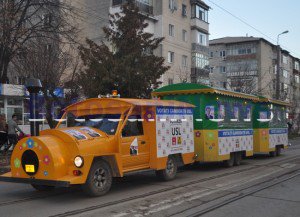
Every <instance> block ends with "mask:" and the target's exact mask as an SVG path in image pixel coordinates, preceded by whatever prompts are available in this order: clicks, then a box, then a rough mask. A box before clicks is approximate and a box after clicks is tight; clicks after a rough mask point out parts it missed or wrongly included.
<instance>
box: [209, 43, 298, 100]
mask: <svg viewBox="0 0 300 217" xmlns="http://www.w3.org/2000/svg"><path fill="white" fill-rule="evenodd" d="M277 52H278V47H277V45H274V44H272V43H271V42H269V41H267V40H265V39H264V38H256V37H225V38H219V39H215V40H211V41H210V57H209V58H210V72H211V73H210V78H211V83H212V85H214V86H218V87H223V88H227V89H231V90H235V91H239V92H245V93H250V94H259V95H263V96H266V97H270V98H276V80H277V79H276V73H277ZM279 77H280V99H281V100H285V101H291V99H292V96H293V89H292V88H291V82H292V78H293V57H292V56H291V55H290V54H289V52H288V51H286V50H281V52H280V76H279Z"/></svg>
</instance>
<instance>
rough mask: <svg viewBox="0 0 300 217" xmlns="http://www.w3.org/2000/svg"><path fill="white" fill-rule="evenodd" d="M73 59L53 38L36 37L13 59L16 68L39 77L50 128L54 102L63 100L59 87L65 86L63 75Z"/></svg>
mask: <svg viewBox="0 0 300 217" xmlns="http://www.w3.org/2000/svg"><path fill="white" fill-rule="evenodd" d="M71 61H72V59H71V58H70V55H69V53H68V52H67V51H66V50H65V49H64V47H62V46H59V45H58V44H57V43H56V42H55V41H53V40H46V41H45V40H41V39H36V40H34V41H33V42H32V43H28V46H27V47H23V50H22V54H20V55H18V56H16V57H15V58H14V60H13V63H14V67H15V70H16V72H17V73H18V74H20V75H22V76H25V77H34V78H39V79H40V80H41V83H42V86H43V87H42V90H41V91H42V93H43V96H44V100H45V109H46V119H47V122H48V124H49V126H50V128H53V127H54V123H53V116H52V107H53V103H54V102H56V103H59V104H62V103H63V102H62V101H61V100H60V99H59V98H58V97H57V96H56V94H55V90H56V89H57V87H63V86H64V84H63V83H62V76H63V75H64V72H65V71H66V69H67V68H68V67H69V66H70V64H71V63H72V62H71Z"/></svg>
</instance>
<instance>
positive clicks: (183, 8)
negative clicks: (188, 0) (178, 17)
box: [182, 4, 187, 17]
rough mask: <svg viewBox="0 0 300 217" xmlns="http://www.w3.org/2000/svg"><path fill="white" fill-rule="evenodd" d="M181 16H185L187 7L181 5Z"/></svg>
mask: <svg viewBox="0 0 300 217" xmlns="http://www.w3.org/2000/svg"><path fill="white" fill-rule="evenodd" d="M182 16H183V17H186V16H187V7H186V5H185V4H182Z"/></svg>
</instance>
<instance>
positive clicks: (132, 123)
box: [122, 115, 144, 137]
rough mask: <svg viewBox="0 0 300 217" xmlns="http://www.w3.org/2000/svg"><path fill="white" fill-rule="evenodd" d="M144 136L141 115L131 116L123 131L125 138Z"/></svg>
mask: <svg viewBox="0 0 300 217" xmlns="http://www.w3.org/2000/svg"><path fill="white" fill-rule="evenodd" d="M140 135H144V130H143V122H142V121H141V116H140V115H131V116H129V118H128V121H127V123H126V125H125V127H124V129H123V131H122V136H123V137H131V136H140Z"/></svg>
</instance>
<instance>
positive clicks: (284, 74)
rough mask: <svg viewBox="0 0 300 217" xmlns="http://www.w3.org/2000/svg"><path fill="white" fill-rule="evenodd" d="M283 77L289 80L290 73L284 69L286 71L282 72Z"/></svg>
mask: <svg viewBox="0 0 300 217" xmlns="http://www.w3.org/2000/svg"><path fill="white" fill-rule="evenodd" d="M282 75H283V77H285V78H288V76H289V72H288V71H287V70H285V69H284V70H283V71H282Z"/></svg>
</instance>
